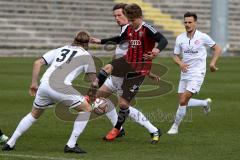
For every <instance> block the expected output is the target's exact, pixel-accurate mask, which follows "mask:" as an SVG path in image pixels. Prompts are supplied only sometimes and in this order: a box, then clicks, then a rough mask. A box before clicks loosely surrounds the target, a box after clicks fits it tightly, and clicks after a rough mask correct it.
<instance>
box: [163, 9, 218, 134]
mask: <svg viewBox="0 0 240 160" xmlns="http://www.w3.org/2000/svg"><path fill="white" fill-rule="evenodd" d="M184 26H185V29H186V32H184V33H182V34H180V35H179V36H178V37H177V39H176V44H175V48H174V56H173V60H174V62H175V63H176V64H178V65H179V67H180V69H181V78H180V82H179V87H178V93H179V107H178V110H177V113H176V117H175V121H174V123H173V125H172V127H171V128H170V130H169V131H168V132H167V133H168V134H177V133H178V127H179V125H180V122H181V121H182V119H183V117H184V116H185V114H186V107H194V106H202V107H203V109H204V112H205V113H208V112H210V103H211V99H210V98H208V99H206V100H198V99H193V98H191V97H192V96H193V95H194V94H195V93H198V92H199V91H200V88H201V85H202V83H203V80H204V77H205V74H206V58H207V51H206V48H205V45H207V46H209V47H210V48H211V49H212V50H213V51H214V53H213V56H212V59H211V62H210V71H211V72H215V71H217V67H216V62H217V60H218V58H219V56H220V54H221V48H220V46H219V45H217V44H216V43H215V42H214V41H213V40H212V39H211V38H210V37H209V36H208V35H207V34H205V33H202V32H200V31H199V30H197V15H196V14H195V13H192V12H187V13H185V14H184ZM180 54H182V59H181V58H180Z"/></svg>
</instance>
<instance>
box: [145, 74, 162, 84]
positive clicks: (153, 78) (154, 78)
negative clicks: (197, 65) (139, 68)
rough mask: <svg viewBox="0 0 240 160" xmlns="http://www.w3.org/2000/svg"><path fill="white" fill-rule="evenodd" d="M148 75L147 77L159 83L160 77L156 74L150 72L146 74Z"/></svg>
mask: <svg viewBox="0 0 240 160" xmlns="http://www.w3.org/2000/svg"><path fill="white" fill-rule="evenodd" d="M148 77H149V78H150V79H152V80H153V81H156V82H157V83H159V82H160V80H161V78H160V77H159V76H158V75H156V74H153V73H150V74H149V75H148Z"/></svg>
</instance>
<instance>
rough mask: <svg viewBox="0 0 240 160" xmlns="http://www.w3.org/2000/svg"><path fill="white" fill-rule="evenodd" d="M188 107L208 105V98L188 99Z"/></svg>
mask: <svg viewBox="0 0 240 160" xmlns="http://www.w3.org/2000/svg"><path fill="white" fill-rule="evenodd" d="M187 106H188V107H196V106H200V107H202V106H207V101H206V100H199V99H194V98H191V99H190V100H189V101H188V105H187Z"/></svg>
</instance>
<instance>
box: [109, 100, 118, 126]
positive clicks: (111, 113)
mask: <svg viewBox="0 0 240 160" xmlns="http://www.w3.org/2000/svg"><path fill="white" fill-rule="evenodd" d="M107 101H108V112H107V113H106V116H107V117H108V119H109V120H110V121H111V123H112V125H113V126H115V125H116V124H117V120H118V114H117V111H116V108H115V106H114V104H113V103H112V102H111V101H110V100H109V99H107Z"/></svg>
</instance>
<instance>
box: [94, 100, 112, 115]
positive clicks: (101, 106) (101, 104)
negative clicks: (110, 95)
mask: <svg viewBox="0 0 240 160" xmlns="http://www.w3.org/2000/svg"><path fill="white" fill-rule="evenodd" d="M92 106H93V112H94V113H95V114H97V115H102V114H105V113H106V112H107V108H108V102H107V100H106V99H105V98H102V97H101V98H97V99H96V100H95V101H94V102H93V104H92Z"/></svg>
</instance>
